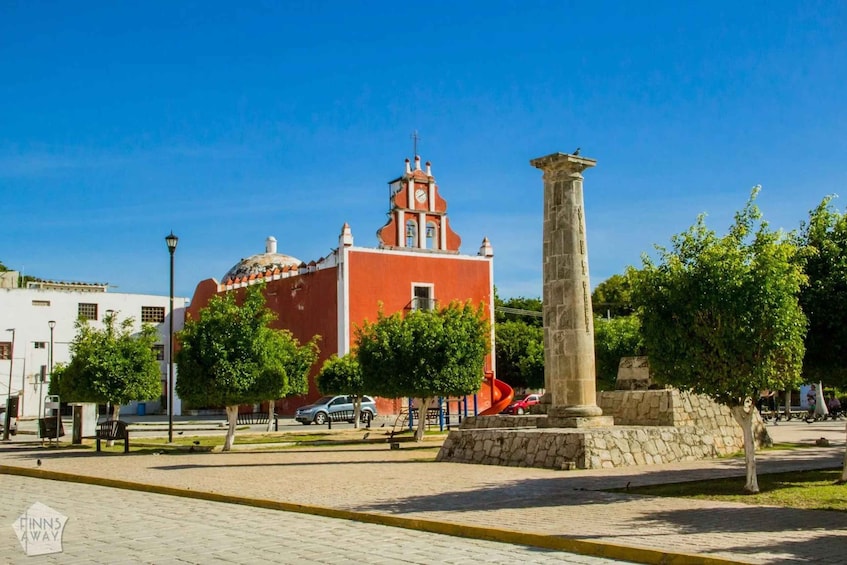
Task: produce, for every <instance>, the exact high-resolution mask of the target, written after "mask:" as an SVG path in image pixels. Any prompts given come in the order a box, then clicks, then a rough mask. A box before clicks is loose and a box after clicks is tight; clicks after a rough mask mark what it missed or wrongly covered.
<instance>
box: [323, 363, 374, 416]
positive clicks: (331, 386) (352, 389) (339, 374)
mask: <svg viewBox="0 0 847 565" xmlns="http://www.w3.org/2000/svg"><path fill="white" fill-rule="evenodd" d="M317 385H318V390H319V391H321V394H352V395H353V396H354V402H353V425H354V427H356V428H358V427H359V423H360V422H359V421H360V419H361V418H360V417H359V415H360V414H361V413H362V395H363V394H365V393H366V392H368V391H367V390H366V389H365V380H364V378H363V377H362V367H361V365H359V360H358V359H357V358H356V356H355V355H354V354H352V353H349V354H347V355H344V356H343V357H338V356H337V355H333V356H331V357H330V358H329V359H327V360H326V361H325V362H324V364H323V367H322V368H321V372H320V373H318V377H317Z"/></svg>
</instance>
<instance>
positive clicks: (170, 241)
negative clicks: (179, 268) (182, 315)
mask: <svg viewBox="0 0 847 565" xmlns="http://www.w3.org/2000/svg"><path fill="white" fill-rule="evenodd" d="M165 243H167V245H168V252H169V253H170V255H171V292H170V316H168V318H169V326H170V328H169V330H168V349H169V352H168V443H173V441H174V251H176V244H177V243H179V238H178V237H177V236H175V235H174V232H173V230H171V233H170V234H169V235H167V236H166V237H165Z"/></svg>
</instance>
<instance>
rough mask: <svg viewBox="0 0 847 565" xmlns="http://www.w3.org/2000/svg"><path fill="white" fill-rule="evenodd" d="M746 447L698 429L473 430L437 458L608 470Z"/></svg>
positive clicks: (454, 438) (457, 433)
mask: <svg viewBox="0 0 847 565" xmlns="http://www.w3.org/2000/svg"><path fill="white" fill-rule="evenodd" d="M727 440H729V443H727ZM740 449H741V445H740V443H739V442H737V441H736V440H735V438H734V437H729V438H727V437H720V436H715V435H713V434H712V433H711V432H710V431H709V430H704V429H701V428H697V427H695V426H686V427H679V428H674V427H669V426H653V427H649V426H637V427H636V426H633V427H629V426H626V427H624V426H614V427H611V428H605V429H604V428H594V429H564V428H547V429H543V428H542V429H539V428H516V429H515V428H512V429H504V428H487V429H485V428H476V429H473V428H472V429H459V430H453V431H451V432H450V435H449V436H448V437H447V439H446V440H445V441H444V444H443V445H442V447H441V450H440V451H439V452H438V457H437V460H438V461H452V462H458V463H480V464H483V465H506V466H511V467H542V468H547V469H571V468H576V469H605V468H612V467H621V466H629V465H654V464H659V463H673V462H676V461H692V460H697V459H704V458H708V457H717V456H720V455H726V454H729V453H735V452H737V451H739V450H740Z"/></svg>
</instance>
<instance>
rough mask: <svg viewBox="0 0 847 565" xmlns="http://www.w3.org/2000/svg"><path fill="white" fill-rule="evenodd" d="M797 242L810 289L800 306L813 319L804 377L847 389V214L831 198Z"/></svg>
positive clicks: (812, 214)
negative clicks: (834, 205)
mask: <svg viewBox="0 0 847 565" xmlns="http://www.w3.org/2000/svg"><path fill="white" fill-rule="evenodd" d="M798 243H799V244H800V245H803V246H804V248H803V254H802V256H801V262H802V265H803V268H804V270H805V272H806V276H808V277H809V284H808V285H807V286H806V287H805V288H803V290H802V292H801V294H800V305H801V306H802V307H803V312H804V313H805V314H806V316H807V317H808V319H809V332H808V334H807V335H806V356H805V358H804V360H803V374H804V376H805V377H806V378H807V380H809V381H823V383H824V384H826V385H829V386H835V387H844V386H847V361H845V358H847V326H845V324H844V320H845V318H847V215H844V214H841V213H839V212H838V211H837V210H835V209H834V208H833V207H832V197H831V196H830V197H827V198H824V199H823V201H822V202H821V203H820V204H819V205H818V206H817V208H815V209H814V210H812V211H811V212H810V213H809V221H808V223H804V224H803V225H802V226H801V233H800V235H799V237H798Z"/></svg>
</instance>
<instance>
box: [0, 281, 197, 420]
mask: <svg viewBox="0 0 847 565" xmlns="http://www.w3.org/2000/svg"><path fill="white" fill-rule="evenodd" d="M34 301H38V302H41V303H45V302H48V303H49V306H48V305H43V306H39V305H35V303H34ZM81 302H82V303H89V304H97V306H98V308H97V321H96V322H91V323H94V324H101V323H102V320H103V317H104V316H105V315H106V311H107V310H114V311H115V312H116V313H117V316H118V319H119V320H124V319H126V318H129V317H132V318H134V320H135V326H136V328H137V329H140V328H141V307H142V306H163V307H164V308H165V321H164V323H161V324H156V328H157V329H158V331H159V341H158V343H161V344H162V345H164V347H165V360H164V361H162V362H160V364H161V370H162V380H163V381H166V380H167V374H168V365H167V358H168V352H169V351H170V346H169V342H168V332H169V319H168V314H169V298H168V297H167V296H153V295H145V294H124V293H112V292H79V291H63V290H37V289H24V288H20V289H18V288H13V289H0V342H7V341H11V340H12V332H8V331H5V330H6V329H7V328H14V329H15V345H14V348H15V349H14V359H13V364H12V365H11V376H12V379H11V394H12V396H15V395H16V394H18V392H19V391H23V400H22V401H23V406H22V408H23V409H22V411H21V416H22V417H24V418H35V417H38V415H39V413H40V412H39V406H40V404H41V403H40V400H41V399H43V396H44V395H46V394H47V383H46V382H45V383H43V384H41V383H40V379H39V374H40V371H41V366H42V365H46V366H48V369H47V371H48V373H49V371H50V369H49V351H50V327H49V326H48V324H47V323H48V322H49V321H50V320H55V322H56V327H55V328H54V330H53V364H54V365H56V364H58V363H67V362H68V361H70V351H69V346H70V343H71V341H72V340H73V338H74V336H75V335H76V330H75V329H74V323H75V321H76V319H77V314H78V305H79V303H81ZM187 302H188V300H187V299H186V298H178V297H174V331H175V332H176V331H179V330H181V329H182V327H183V324H184V321H185V306H186V303H187ZM35 342H46V344H47V346H46V347H45V348H44V349H36V348H35V346H34V343H35ZM9 371H10V362H9V361H7V360H0V402H2V403H3V405H4V406H5V402H6V397H7V391H8V390H9ZM174 375H176V370H174ZM48 379H49V375H48ZM139 400H153V401H154V402H153V403H152V405H151V408H154V409H155V408H156V407H158V405H159V402H158V400H159V399H139ZM179 406H180V403H179V402H174V407H175V409H178V407H179ZM134 407H135V405H134V404H133V405H131V406H129V407H127V408H124V409H122V410H125V409H134ZM150 411H151V410H147V413H148V414H149V413H150ZM175 414H177V415H178V412H175Z"/></svg>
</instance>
